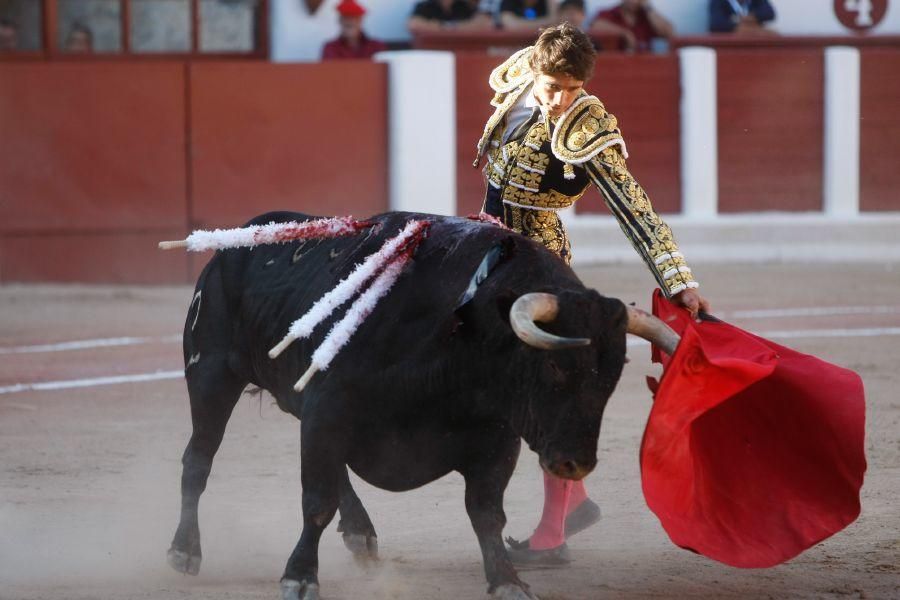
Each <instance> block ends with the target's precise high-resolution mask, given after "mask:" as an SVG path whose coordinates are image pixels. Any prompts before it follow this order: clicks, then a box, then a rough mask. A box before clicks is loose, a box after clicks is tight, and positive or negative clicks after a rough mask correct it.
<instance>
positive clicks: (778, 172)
mask: <svg viewBox="0 0 900 600" xmlns="http://www.w3.org/2000/svg"><path fill="white" fill-rule="evenodd" d="M716 65H717V82H718V103H719V107H718V127H719V211H720V212H723V213H729V212H755V211H769V210H777V211H815V210H821V209H822V160H823V149H822V143H823V133H822V126H823V110H824V108H823V107H824V89H823V85H824V80H823V77H824V54H823V51H822V49H811V50H807V49H796V50H795V49H790V50H762V49H759V50H719V52H718V54H717V57H716Z"/></svg>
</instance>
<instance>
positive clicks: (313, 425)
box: [281, 417, 346, 600]
mask: <svg viewBox="0 0 900 600" xmlns="http://www.w3.org/2000/svg"><path fill="white" fill-rule="evenodd" d="M301 423H302V424H301V432H302V433H301V440H300V482H301V485H302V486H303V532H302V533H301V534H300V541H298V542H297V545H296V547H294V551H293V552H292V553H291V556H290V558H289V559H288V562H287V566H286V567H285V569H284V576H283V577H282V578H281V595H282V598H283V600H319V598H320V596H319V577H318V571H319V539H320V538H321V537H322V532H323V531H324V530H325V528H326V527H327V526H328V524H329V523H330V522H331V519H333V518H334V514H335V513H336V512H337V509H338V504H339V502H340V484H341V475H342V473H343V472H344V469H345V468H346V467H345V463H344V458H343V457H344V453H343V452H342V451H341V444H340V442H339V437H338V436H337V435H335V430H334V429H333V428H330V427H328V426H326V425H325V424H324V423H322V422H321V421H319V420H316V419H314V418H307V417H304V418H303V420H302V422H301Z"/></svg>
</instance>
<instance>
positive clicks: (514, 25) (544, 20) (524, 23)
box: [500, 0, 559, 30]
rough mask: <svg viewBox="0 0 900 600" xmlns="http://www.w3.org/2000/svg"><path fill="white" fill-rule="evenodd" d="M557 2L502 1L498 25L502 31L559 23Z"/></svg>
mask: <svg viewBox="0 0 900 600" xmlns="http://www.w3.org/2000/svg"><path fill="white" fill-rule="evenodd" d="M558 10H559V7H558V5H557V0H503V1H502V2H501V3H500V25H501V26H502V27H503V28H504V29H533V30H537V29H538V28H540V27H547V26H549V25H555V24H556V23H557V22H558V21H559V17H558Z"/></svg>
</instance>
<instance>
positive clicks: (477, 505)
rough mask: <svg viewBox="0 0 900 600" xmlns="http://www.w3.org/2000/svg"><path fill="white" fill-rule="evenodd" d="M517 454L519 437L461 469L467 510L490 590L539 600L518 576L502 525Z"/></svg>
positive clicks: (504, 597)
mask: <svg viewBox="0 0 900 600" xmlns="http://www.w3.org/2000/svg"><path fill="white" fill-rule="evenodd" d="M496 443H497V442H496V441H495V440H492V441H490V442H487V443H486V445H487V447H491V446H492V445H493V444H496ZM498 450H500V448H498ZM518 456H519V439H518V438H517V437H516V438H512V439H510V440H508V441H507V443H506V444H503V448H502V451H499V452H497V454H495V455H493V456H489V457H485V456H482V457H480V460H478V459H476V460H473V462H472V464H471V465H469V466H467V468H465V469H464V470H462V471H461V472H462V475H463V477H465V480H466V512H468V513H469V519H470V520H471V521H472V528H473V529H474V530H475V535H476V536H478V544H479V545H480V546H481V554H482V557H483V559H484V572H485V575H486V576H487V580H488V584H489V586H488V593H489V594H491V596H492V597H493V598H495V599H496V600H537V597H536V596H534V595H533V594H532V593H531V592H530V591H529V589H528V584H526V583H524V582H523V581H522V580H521V579H519V575H518V573H516V570H515V568H514V567H513V565H512V563H511V562H510V560H509V556H508V555H507V554H506V546H504V545H503V527H504V526H505V525H506V514H505V513H504V512H503V492H504V491H505V490H506V485H507V483H509V479H510V477H512V473H513V470H514V469H515V466H516V460H517V459H518Z"/></svg>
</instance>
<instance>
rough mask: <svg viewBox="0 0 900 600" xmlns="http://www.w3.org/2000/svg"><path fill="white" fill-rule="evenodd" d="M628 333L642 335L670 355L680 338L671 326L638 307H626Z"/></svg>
mask: <svg viewBox="0 0 900 600" xmlns="http://www.w3.org/2000/svg"><path fill="white" fill-rule="evenodd" d="M628 333H633V334H634V335H636V336H638V337H642V338H644V339H645V340H647V341H648V342H651V343H653V344H656V345H657V346H658V347H659V348H661V349H662V351H663V352H665V353H666V354H668V355H669V356H672V354H674V353H675V348H677V347H678V342H680V341H681V338H680V337H679V336H678V334H677V333H675V332H674V331H672V328H671V327H669V326H668V325H666V324H665V323H663V322H662V321H660V320H659V319H657V318H656V317H654V316H653V315H651V314H650V313H647V312H645V311H643V310H641V309H639V308H635V307H633V306H629V307H628Z"/></svg>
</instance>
